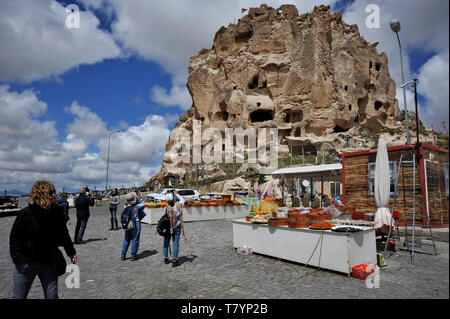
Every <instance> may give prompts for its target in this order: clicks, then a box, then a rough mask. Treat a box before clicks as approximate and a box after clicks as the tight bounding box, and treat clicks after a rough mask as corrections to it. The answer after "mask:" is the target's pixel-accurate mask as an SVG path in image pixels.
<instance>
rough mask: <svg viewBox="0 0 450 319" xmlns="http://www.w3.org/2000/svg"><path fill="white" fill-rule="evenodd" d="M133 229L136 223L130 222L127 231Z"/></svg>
mask: <svg viewBox="0 0 450 319" xmlns="http://www.w3.org/2000/svg"><path fill="white" fill-rule="evenodd" d="M133 228H136V222H135V221H134V220H130V222H129V223H128V227H127V230H132V229H133Z"/></svg>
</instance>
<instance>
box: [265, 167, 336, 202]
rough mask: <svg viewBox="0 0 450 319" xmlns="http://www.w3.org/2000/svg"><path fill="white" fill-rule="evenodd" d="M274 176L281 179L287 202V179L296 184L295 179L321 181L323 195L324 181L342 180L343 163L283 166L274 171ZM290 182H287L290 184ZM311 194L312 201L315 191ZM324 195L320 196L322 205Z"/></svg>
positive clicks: (311, 181)
mask: <svg viewBox="0 0 450 319" xmlns="http://www.w3.org/2000/svg"><path fill="white" fill-rule="evenodd" d="M272 176H273V177H274V178H279V179H281V185H283V190H282V193H283V203H284V202H285V199H284V197H285V194H284V193H285V191H284V188H285V187H284V186H285V180H287V181H289V180H290V181H291V184H292V185H293V184H294V182H293V181H294V179H298V178H301V179H304V180H309V181H310V182H309V183H310V184H312V183H313V182H315V181H320V182H321V190H320V193H321V195H323V194H324V189H323V186H324V182H330V181H336V182H341V181H342V164H340V163H335V164H322V165H307V166H294V167H286V168H281V169H278V170H276V171H274V172H273V173H272ZM288 184H289V182H288V183H287V184H286V185H288ZM310 196H311V202H313V201H314V200H313V192H311V194H310ZM322 197H323V196H321V197H320V198H321V199H320V201H321V202H320V204H321V205H320V206H323V202H322V200H323V199H322Z"/></svg>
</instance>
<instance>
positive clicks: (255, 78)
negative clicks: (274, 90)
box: [248, 75, 258, 90]
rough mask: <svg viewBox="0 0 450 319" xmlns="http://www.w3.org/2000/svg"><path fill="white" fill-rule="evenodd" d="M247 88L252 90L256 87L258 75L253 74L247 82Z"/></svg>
mask: <svg viewBox="0 0 450 319" xmlns="http://www.w3.org/2000/svg"><path fill="white" fill-rule="evenodd" d="M248 88H249V89H250V90H254V89H257V88H258V75H255V76H254V77H253V79H252V82H250V83H249V84H248Z"/></svg>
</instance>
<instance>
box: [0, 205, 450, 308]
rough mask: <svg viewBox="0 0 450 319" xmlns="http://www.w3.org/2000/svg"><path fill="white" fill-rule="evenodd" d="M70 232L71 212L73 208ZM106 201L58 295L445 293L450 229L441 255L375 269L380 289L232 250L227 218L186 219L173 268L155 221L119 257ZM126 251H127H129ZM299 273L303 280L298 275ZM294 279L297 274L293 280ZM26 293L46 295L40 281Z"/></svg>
mask: <svg viewBox="0 0 450 319" xmlns="http://www.w3.org/2000/svg"><path fill="white" fill-rule="evenodd" d="M70 216H71V218H72V222H73V223H72V225H70V226H69V231H70V234H71V236H72V237H73V233H74V228H75V225H74V224H75V221H76V218H75V210H74V209H70ZM14 218H15V217H3V218H0V236H1V238H3V240H2V241H1V243H0V269H1V270H0V287H1V288H2V289H1V290H0V298H10V296H11V292H12V287H13V281H12V272H13V264H12V261H11V258H10V255H9V233H10V230H11V226H12V223H13V222H14ZM108 228H109V211H108V209H107V206H106V205H103V206H98V207H95V208H93V209H92V211H91V218H90V219H89V222H88V226H87V230H86V233H85V236H84V239H85V240H86V241H87V243H85V244H82V245H78V246H76V249H77V255H78V265H79V267H80V288H72V289H69V288H67V287H66V285H65V280H66V278H67V277H66V276H67V275H64V276H62V277H60V279H59V295H60V298H67V299H70V298H74V299H79V298H89V299H94V298H100V299H102V298H119V299H120V298H127V299H128V298H183V299H185V298H186V299H191V298H200V299H201V298H212V299H215V298H223V299H229V298H230V299H236V298H238V299H247V298H263V299H265V298H271V299H272V298H282V299H292V298H333V299H335V298H448V297H449V271H448V270H449V262H448V261H449V246H448V232H447V235H446V236H445V235H444V236H443V235H442V234H440V236H439V238H441V239H442V241H439V242H437V248H438V253H439V254H438V256H430V255H423V254H417V255H416V258H415V263H414V264H411V263H410V262H409V253H408V252H405V251H400V252H398V253H397V254H395V255H393V256H392V257H391V258H389V259H388V260H387V264H388V266H387V267H384V268H382V269H381V270H380V284H379V286H380V287H379V288H374V289H369V288H367V287H366V285H365V281H364V280H359V279H355V278H347V276H345V275H343V274H340V273H335V272H331V271H326V270H321V269H316V268H312V267H308V268H306V269H305V267H304V266H303V265H301V264H297V263H292V262H288V261H280V260H278V259H275V258H271V257H267V256H262V255H258V254H252V255H248V256H242V255H239V254H237V252H236V250H235V249H234V248H233V234H232V223H231V221H225V220H221V221H206V222H191V223H185V233H186V236H187V241H185V240H184V239H180V242H181V249H180V254H179V261H180V263H181V265H180V266H179V267H176V268H172V267H171V265H166V264H164V263H163V255H162V237H161V236H159V235H158V234H157V233H156V226H155V225H146V224H144V225H143V228H142V232H141V244H140V248H139V256H140V259H138V260H137V261H131V260H130V259H127V260H125V261H121V260H120V253H121V247H122V240H123V231H122V230H118V231H109V230H108ZM128 254H129V251H128ZM299 274H301V276H300V278H298V276H299ZM297 278H298V279H297ZM29 298H31V299H36V298H43V292H42V288H41V285H40V282H39V279H38V278H36V280H35V281H34V283H33V286H32V288H31V290H30V294H29Z"/></svg>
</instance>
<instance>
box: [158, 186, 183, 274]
mask: <svg viewBox="0 0 450 319" xmlns="http://www.w3.org/2000/svg"><path fill="white" fill-rule="evenodd" d="M184 202H185V200H184V198H183V197H182V196H180V195H179V194H178V192H177V191H176V190H174V192H173V195H172V194H171V195H170V197H169V201H168V204H169V206H166V208H165V213H166V214H168V215H169V217H170V233H171V235H169V236H164V244H163V253H164V263H165V264H169V263H170V261H169V255H168V248H169V245H170V238H171V237H172V242H173V245H172V246H173V247H172V248H173V249H172V267H176V266H178V265H179V263H178V259H177V258H178V252H179V250H180V235H181V230H182V227H183V205H184Z"/></svg>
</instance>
